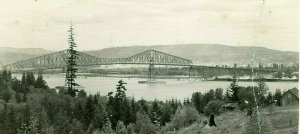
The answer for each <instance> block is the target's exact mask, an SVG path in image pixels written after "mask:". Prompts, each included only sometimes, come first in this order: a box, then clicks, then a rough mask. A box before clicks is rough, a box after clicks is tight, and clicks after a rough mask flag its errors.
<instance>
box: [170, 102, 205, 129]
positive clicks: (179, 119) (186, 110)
mask: <svg viewBox="0 0 300 134" xmlns="http://www.w3.org/2000/svg"><path fill="white" fill-rule="evenodd" d="M199 117H200V116H199V114H198V111H197V110H196V109H195V108H194V107H192V106H185V107H183V108H178V109H177V111H176V113H175V115H174V116H173V118H172V119H171V122H170V124H168V125H167V126H166V130H167V131H172V130H174V129H176V130H178V129H180V128H183V127H186V126H189V125H191V124H193V123H194V122H196V121H197V120H198V119H199Z"/></svg>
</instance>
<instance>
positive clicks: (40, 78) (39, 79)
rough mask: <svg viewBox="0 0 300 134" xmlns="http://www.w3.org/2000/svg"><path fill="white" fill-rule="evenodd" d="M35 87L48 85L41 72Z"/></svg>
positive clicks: (44, 87)
mask: <svg viewBox="0 0 300 134" xmlns="http://www.w3.org/2000/svg"><path fill="white" fill-rule="evenodd" d="M34 87H35V88H43V89H46V88H47V87H48V86H47V84H46V82H45V80H44V78H43V75H42V74H41V73H39V75H38V77H37V78H36V81H35V84H34Z"/></svg>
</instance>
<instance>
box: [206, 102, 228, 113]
mask: <svg viewBox="0 0 300 134" xmlns="http://www.w3.org/2000/svg"><path fill="white" fill-rule="evenodd" d="M223 103H224V102H223V101H210V102H208V104H207V105H206V106H205V107H204V114H205V115H210V114H215V115H219V114H220V113H221V112H222V105H223Z"/></svg>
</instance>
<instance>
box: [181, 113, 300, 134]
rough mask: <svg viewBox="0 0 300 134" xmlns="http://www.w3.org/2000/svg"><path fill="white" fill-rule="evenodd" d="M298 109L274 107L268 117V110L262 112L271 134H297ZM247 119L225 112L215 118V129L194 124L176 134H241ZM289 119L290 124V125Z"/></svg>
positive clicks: (240, 114)
mask: <svg viewBox="0 0 300 134" xmlns="http://www.w3.org/2000/svg"><path fill="white" fill-rule="evenodd" d="M298 108H299V107H275V108H273V112H272V114H271V115H270V113H269V111H270V110H269V108H265V109H264V110H263V111H262V115H263V116H265V117H266V118H265V119H267V120H265V121H266V122H267V124H268V126H269V127H270V129H271V131H272V134H297V133H298V124H299V123H298V119H299V110H298ZM248 118H249V117H246V116H245V113H243V112H227V113H223V114H221V115H220V116H216V119H215V121H216V124H217V125H218V128H216V127H208V126H202V124H200V125H199V124H198V123H194V124H192V125H191V126H188V127H186V128H183V129H181V130H179V131H178V132H177V133H178V134H199V133H202V134H226V133H227V134H242V133H243V131H244V129H245V126H246V122H247V121H248ZM290 119H291V120H292V124H291V125H290Z"/></svg>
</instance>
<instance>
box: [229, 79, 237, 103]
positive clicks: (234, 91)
mask: <svg viewBox="0 0 300 134" xmlns="http://www.w3.org/2000/svg"><path fill="white" fill-rule="evenodd" d="M228 91H229V92H230V101H239V96H238V94H239V86H238V84H237V81H236V80H235V79H234V80H233V81H232V83H231V84H230V86H229V90H228Z"/></svg>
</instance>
